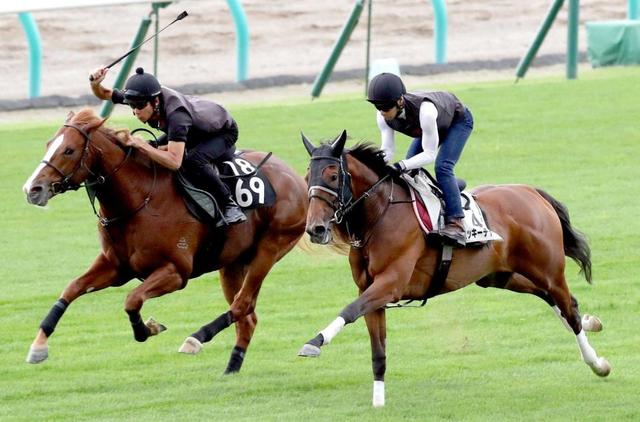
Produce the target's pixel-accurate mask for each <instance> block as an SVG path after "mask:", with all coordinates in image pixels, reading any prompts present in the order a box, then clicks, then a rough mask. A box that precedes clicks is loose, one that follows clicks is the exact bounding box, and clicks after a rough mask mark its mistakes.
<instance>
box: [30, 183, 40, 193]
mask: <svg viewBox="0 0 640 422" xmlns="http://www.w3.org/2000/svg"><path fill="white" fill-rule="evenodd" d="M29 192H30V193H40V192H42V186H40V185H36V186H32V187H31V190H30V191H29Z"/></svg>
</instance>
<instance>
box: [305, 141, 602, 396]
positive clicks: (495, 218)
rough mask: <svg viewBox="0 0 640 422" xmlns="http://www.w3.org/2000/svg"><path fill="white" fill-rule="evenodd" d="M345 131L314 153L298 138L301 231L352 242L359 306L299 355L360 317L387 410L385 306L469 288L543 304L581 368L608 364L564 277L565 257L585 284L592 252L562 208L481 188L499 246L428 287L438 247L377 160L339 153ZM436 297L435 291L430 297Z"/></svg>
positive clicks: (465, 259)
mask: <svg viewBox="0 0 640 422" xmlns="http://www.w3.org/2000/svg"><path fill="white" fill-rule="evenodd" d="M346 137H347V135H346V132H342V134H341V135H340V136H338V137H337V138H336V139H335V140H334V141H333V142H332V143H330V144H329V143H325V144H322V145H320V146H319V147H317V148H316V147H314V146H313V144H312V143H311V142H310V141H309V140H308V139H307V138H305V137H304V135H302V140H303V143H304V145H305V147H306V149H307V151H308V152H309V155H311V164H310V165H309V171H308V174H307V178H308V186H309V211H308V213H307V227H306V231H307V233H308V234H309V236H310V238H311V241H312V242H314V243H320V244H328V243H331V241H332V233H334V232H335V233H336V234H337V235H338V238H339V239H340V240H343V241H346V242H349V243H350V244H351V248H350V251H349V263H350V265H351V272H352V276H353V279H354V281H355V283H356V285H357V286H358V289H359V292H360V295H359V297H358V299H356V300H355V301H354V302H352V303H350V304H349V305H347V306H346V307H345V308H344V309H343V310H342V312H340V314H339V316H338V317H337V318H336V319H335V320H334V321H333V322H332V323H331V324H329V325H328V326H327V327H326V328H325V329H324V330H322V331H321V332H320V334H318V335H317V336H316V337H315V338H313V339H312V340H310V341H309V342H308V343H307V344H305V345H304V346H303V347H302V349H301V350H300V352H299V355H300V356H311V357H314V356H318V355H319V354H320V347H321V346H324V345H326V344H328V343H329V342H331V340H332V339H333V338H334V336H335V335H336V334H338V332H339V331H340V330H341V329H342V328H343V327H344V325H345V324H350V323H352V322H354V321H355V320H356V319H357V318H359V317H361V316H363V315H364V317H365V320H366V325H367V328H368V330H369V337H370V339H371V352H372V361H373V376H374V381H373V405H374V406H383V405H384V374H385V369H386V357H385V344H386V323H385V305H387V304H389V303H393V302H397V301H399V300H404V299H408V300H411V299H425V298H427V297H431V296H435V295H439V294H444V293H449V292H452V291H454V290H457V289H460V288H462V287H465V286H467V285H469V284H472V283H477V284H478V285H480V286H482V287H497V288H502V289H508V290H512V291H515V292H520V293H531V294H534V295H536V296H538V297H540V298H542V299H544V300H545V301H546V302H547V303H548V304H549V305H550V306H551V307H552V308H553V309H554V311H555V312H556V314H557V315H558V316H559V317H560V319H561V320H562V321H563V323H564V324H565V326H566V327H567V328H568V329H570V330H571V331H573V333H574V334H575V335H576V339H577V341H578V346H579V347H580V352H581V353H582V358H583V360H584V361H585V362H586V363H587V365H589V367H590V368H591V369H592V370H593V372H595V373H596V374H597V375H599V376H603V377H604V376H607V375H608V374H609V372H610V370H611V367H610V365H609V363H608V362H607V361H606V360H605V359H604V358H601V357H598V356H597V354H596V352H595V350H594V349H593V348H592V347H591V346H590V344H589V342H588V341H587V337H586V335H585V332H584V330H587V331H600V330H601V329H602V325H601V323H600V321H599V320H598V319H597V318H595V317H591V316H588V315H585V317H584V318H583V319H582V320H581V319H580V315H579V313H578V303H577V301H576V300H575V298H573V296H571V294H570V293H569V289H568V288H567V283H566V281H565V277H564V268H565V255H566V256H568V257H570V258H572V259H574V260H575V261H576V262H577V263H578V265H579V266H580V268H581V270H582V272H583V273H584V275H585V278H586V279H587V281H588V282H591V261H590V249H589V246H588V244H587V243H586V241H585V239H584V237H583V236H582V235H581V234H580V233H579V232H577V231H576V230H574V229H573V228H572V227H571V224H570V222H569V215H568V213H567V210H566V208H565V207H564V206H563V205H562V204H560V203H559V202H558V201H556V200H555V199H553V198H552V197H551V196H550V195H548V194H546V193H544V192H543V191H541V190H539V189H535V188H532V187H529V186H524V185H502V186H482V187H478V188H476V189H474V190H472V191H471V193H472V194H473V195H474V197H475V198H476V200H477V202H478V204H479V205H480V207H481V208H482V209H483V210H484V212H485V214H486V221H487V223H488V225H489V227H490V228H491V230H492V231H494V232H496V233H498V234H499V235H500V236H501V237H502V238H503V239H504V240H503V241H492V242H490V243H489V244H487V245H485V246H483V247H473V248H472V247H469V248H465V249H455V250H454V252H453V258H452V261H451V266H450V269H449V273H448V276H447V277H446V280H444V283H443V284H442V285H441V286H440V287H439V288H438V287H436V288H435V289H434V286H431V289H430V285H431V283H432V281H433V280H432V279H433V276H434V273H435V268H436V265H437V261H438V258H439V254H440V250H441V246H440V245H432V244H431V243H428V242H427V241H426V240H425V236H424V234H423V232H422V231H421V229H420V227H419V225H418V221H417V219H416V218H415V216H414V212H413V210H412V204H411V196H410V194H409V192H408V191H407V189H406V187H405V184H404V183H399V181H398V180H396V179H393V178H392V177H390V176H389V174H388V170H387V169H386V165H385V162H384V160H383V158H382V155H381V152H380V151H379V150H377V149H376V148H374V147H372V146H371V145H366V144H360V145H357V146H356V147H354V148H353V149H352V150H350V151H344V145H345V141H346ZM433 290H435V291H433Z"/></svg>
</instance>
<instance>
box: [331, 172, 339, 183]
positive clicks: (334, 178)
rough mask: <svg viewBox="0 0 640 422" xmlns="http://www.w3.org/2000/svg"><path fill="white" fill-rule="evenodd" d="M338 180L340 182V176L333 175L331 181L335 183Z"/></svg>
mask: <svg viewBox="0 0 640 422" xmlns="http://www.w3.org/2000/svg"><path fill="white" fill-rule="evenodd" d="M336 180H338V175H337V174H332V175H331V181H332V182H335V181H336Z"/></svg>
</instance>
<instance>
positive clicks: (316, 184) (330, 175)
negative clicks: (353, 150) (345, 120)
mask: <svg viewBox="0 0 640 422" xmlns="http://www.w3.org/2000/svg"><path fill="white" fill-rule="evenodd" d="M346 140H347V132H346V131H342V133H341V134H340V135H338V137H337V138H336V139H335V140H334V141H333V142H330V143H325V144H322V145H320V146H318V147H315V146H313V144H312V143H311V141H309V140H308V139H307V137H306V136H304V134H302V142H303V144H304V146H305V148H306V149H307V152H309V155H310V156H311V162H310V164H309V171H308V174H307V183H308V187H309V211H308V213H307V227H306V230H307V233H309V236H310V238H311V241H312V242H313V243H319V244H323V245H325V244H327V243H329V242H331V240H332V236H331V226H332V224H333V223H338V224H339V223H340V222H341V221H342V217H343V215H342V212H343V210H344V207H345V206H346V205H348V204H349V203H350V202H351V199H352V194H351V186H350V177H349V173H348V172H347V168H346V166H347V165H346V161H345V158H344V156H343V151H344V144H345V142H346Z"/></svg>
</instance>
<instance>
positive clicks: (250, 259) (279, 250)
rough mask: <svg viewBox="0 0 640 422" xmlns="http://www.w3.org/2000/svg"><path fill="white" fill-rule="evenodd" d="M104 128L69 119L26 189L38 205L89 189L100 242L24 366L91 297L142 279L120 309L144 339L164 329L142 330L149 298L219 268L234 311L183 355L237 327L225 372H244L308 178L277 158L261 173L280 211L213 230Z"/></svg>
mask: <svg viewBox="0 0 640 422" xmlns="http://www.w3.org/2000/svg"><path fill="white" fill-rule="evenodd" d="M105 120H106V119H105ZM103 123H104V120H102V119H100V118H98V116H96V115H95V113H94V112H93V111H91V110H89V109H85V110H82V111H81V112H79V113H78V114H77V115H73V114H71V115H70V116H69V117H68V118H67V122H66V123H65V124H64V125H63V126H62V127H61V128H60V129H59V130H58V131H57V133H56V134H55V135H54V137H53V140H51V141H50V142H49V143H48V144H47V152H46V155H45V157H44V159H43V160H42V161H41V164H40V165H39V166H38V167H37V168H36V169H35V171H34V172H33V174H32V176H31V177H30V178H29V179H28V180H27V182H26V183H25V185H24V192H25V194H26V196H27V201H28V202H30V203H31V204H34V205H38V206H44V205H46V204H47V202H48V201H49V199H51V198H52V197H53V196H55V195H57V194H59V193H63V192H65V191H66V190H69V189H77V188H78V187H79V186H80V185H81V184H82V183H84V184H85V185H86V186H87V187H89V186H90V187H92V188H93V189H94V190H95V191H96V198H97V200H98V202H99V204H100V210H99V212H96V214H97V215H98V216H99V221H100V223H101V224H99V225H98V230H99V234H100V241H101V244H102V251H101V252H100V253H99V254H98V256H97V257H96V259H95V260H94V262H93V264H92V265H91V267H90V268H89V270H88V271H87V272H86V273H84V274H83V275H81V276H80V277H78V278H77V279H75V280H73V281H72V282H71V283H69V285H68V286H67V287H66V288H65V289H64V291H63V292H62V294H61V296H60V299H59V300H58V301H57V302H56V304H55V305H54V306H53V307H52V308H51V311H50V312H49V314H48V315H47V316H46V317H45V319H44V320H43V321H42V324H41V325H40V330H39V331H38V334H37V336H36V338H35V340H34V341H33V343H32V345H31V348H30V351H29V355H28V357H27V361H28V362H30V363H38V362H41V361H43V360H45V359H46V358H47V357H48V345H47V340H48V338H49V336H51V333H52V332H53V330H54V329H55V327H56V324H57V323H58V321H59V319H60V318H61V316H62V314H63V313H64V311H65V309H66V308H67V306H68V305H69V304H70V303H71V302H73V301H74V300H76V299H77V298H78V297H79V296H81V295H83V294H85V293H89V292H95V291H98V290H101V289H104V288H106V287H111V286H121V285H123V284H125V283H127V282H128V281H129V280H131V279H133V278H139V279H140V280H143V282H142V283H141V284H140V285H139V286H137V287H136V288H135V289H133V290H132V291H131V292H130V293H129V295H128V296H127V298H126V301H125V305H124V309H125V311H126V312H127V314H128V315H129V319H130V321H131V325H132V328H133V333H134V337H135V339H136V340H137V341H145V340H146V339H147V338H148V337H149V336H152V335H156V334H158V333H159V332H161V331H163V330H164V328H165V327H164V326H162V325H161V324H158V323H156V322H155V321H152V320H151V321H149V322H147V323H146V324H145V323H143V322H142V319H141V316H140V310H141V308H142V305H143V303H144V302H145V300H147V299H151V298H155V297H159V296H162V295H165V294H167V293H171V292H174V291H176V290H178V289H182V288H184V287H185V286H186V284H187V281H188V280H189V279H190V278H194V277H197V276H199V275H201V274H203V273H207V272H210V271H214V270H220V284H221V286H222V291H223V293H224V296H225V299H226V300H227V302H228V303H229V304H230V307H229V310H228V311H227V312H225V313H224V314H222V315H221V316H220V317H218V318H217V319H215V320H214V321H212V322H211V323H209V324H206V325H204V326H203V327H202V328H201V329H200V330H198V331H197V332H196V333H194V334H193V335H192V336H190V337H188V338H187V339H186V340H185V343H184V344H183V345H182V347H181V348H180V351H181V352H184V353H193V354H195V353H198V352H199V351H200V349H201V348H202V343H204V342H207V341H209V340H211V339H212V338H213V336H214V335H216V334H217V333H218V332H219V331H221V330H223V329H224V328H226V327H228V326H229V325H231V324H232V323H234V322H235V324H236V344H235V347H234V348H233V350H232V353H231V358H230V360H229V364H228V366H227V368H226V371H225V373H231V372H237V371H239V370H240V367H241V365H242V362H243V359H244V354H245V351H246V349H247V347H248V346H249V343H250V341H251V337H252V335H253V332H254V330H255V327H256V324H257V317H256V314H255V306H256V300H257V298H258V293H259V291H260V286H261V284H262V281H263V280H264V278H265V277H266V275H267V273H268V272H269V270H271V268H272V267H273V265H274V264H275V263H276V262H277V261H278V260H280V259H281V258H282V257H283V256H284V255H286V254H287V253H288V252H289V251H290V250H291V249H292V248H293V247H294V246H295V245H296V243H297V242H298V240H299V239H300V237H301V236H302V235H303V234H304V227H305V218H306V211H307V205H308V202H307V199H306V193H305V192H306V186H305V182H304V180H303V179H302V177H301V176H299V175H297V174H296V173H295V172H294V170H293V169H291V168H290V167H288V166H287V165H286V164H285V163H284V162H282V161H281V160H280V159H278V158H276V157H274V156H271V157H270V158H269V159H268V160H266V161H265V162H264V163H263V165H262V166H261V167H260V171H261V172H263V173H264V174H265V175H266V176H267V177H268V179H269V180H270V182H271V184H272V186H273V190H274V191H275V193H276V200H275V203H274V204H273V205H272V206H270V207H262V208H256V209H253V210H250V211H247V221H246V222H244V223H242V224H236V225H232V226H228V227H226V228H222V229H215V228H214V227H213V224H204V223H202V222H201V221H199V220H198V219H196V218H194V217H193V216H192V215H191V214H190V213H189V211H188V210H187V208H186V206H185V204H184V201H183V199H182V197H181V193H180V191H179V188H178V187H177V184H176V183H175V180H174V179H175V178H174V175H173V173H172V172H171V171H169V170H166V169H164V168H161V167H159V166H157V165H155V164H154V163H153V162H152V161H151V160H149V159H148V158H147V157H145V156H143V155H142V154H139V153H137V152H136V151H135V150H134V151H132V150H131V149H125V148H123V147H122V146H121V144H120V143H119V141H118V136H119V133H118V132H117V131H114V130H113V129H109V128H106V127H105V126H103ZM266 156H267V154H265V153H263V152H247V153H246V154H244V155H243V158H245V159H246V160H247V161H249V162H253V163H254V165H256V163H260V162H262V161H263V160H264V159H265V157H266ZM212 239H213V241H212ZM212 245H213V246H212Z"/></svg>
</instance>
